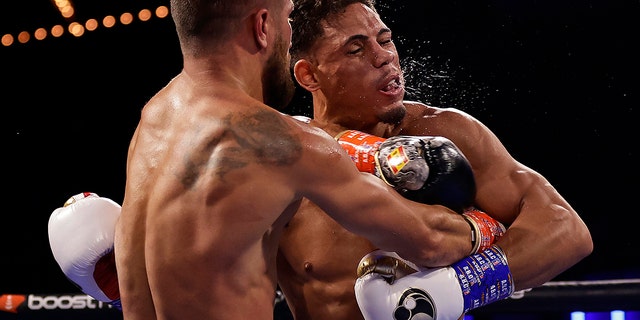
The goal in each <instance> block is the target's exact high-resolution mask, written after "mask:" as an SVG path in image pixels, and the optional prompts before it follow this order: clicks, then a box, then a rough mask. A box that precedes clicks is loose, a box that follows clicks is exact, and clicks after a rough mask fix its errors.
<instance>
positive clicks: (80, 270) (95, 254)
mask: <svg viewBox="0 0 640 320" xmlns="http://www.w3.org/2000/svg"><path fill="white" fill-rule="evenodd" d="M120 210H121V207H120V205H119V204H117V203H116V202H114V201H112V200H110V199H108V198H103V197H99V196H98V195H97V194H95V193H91V192H84V193H80V194H77V195H75V196H73V197H71V198H69V200H67V202H65V204H64V206H62V207H60V208H57V209H55V210H54V211H53V213H51V216H50V217H49V245H50V246H51V251H52V252H53V257H54V258H55V260H56V262H57V263H58V265H59V266H60V268H61V269H62V272H64V274H65V276H66V277H67V278H68V279H69V280H70V281H71V282H73V284H75V285H76V286H78V287H79V288H80V290H82V292H84V293H86V294H88V295H90V296H91V297H93V298H94V299H96V300H98V301H103V302H107V303H110V304H111V305H113V306H114V307H116V308H118V309H120V310H122V308H121V306H120V291H119V289H118V276H117V273H116V265H115V259H114V258H115V257H114V255H113V238H114V234H115V226H116V221H117V219H118V217H119V216H120Z"/></svg>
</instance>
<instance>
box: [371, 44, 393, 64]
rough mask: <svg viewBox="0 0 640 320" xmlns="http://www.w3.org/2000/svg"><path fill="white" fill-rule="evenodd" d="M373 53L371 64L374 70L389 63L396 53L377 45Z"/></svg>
mask: <svg viewBox="0 0 640 320" xmlns="http://www.w3.org/2000/svg"><path fill="white" fill-rule="evenodd" d="M376 48H377V49H376V50H374V52H373V64H374V66H375V67H376V68H380V67H382V66H385V65H387V64H389V63H391V62H392V61H393V60H394V59H395V57H396V55H397V54H396V51H395V50H392V49H386V48H383V47H381V46H380V45H378V46H377V47H376Z"/></svg>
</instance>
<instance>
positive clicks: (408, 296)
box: [355, 246, 514, 320]
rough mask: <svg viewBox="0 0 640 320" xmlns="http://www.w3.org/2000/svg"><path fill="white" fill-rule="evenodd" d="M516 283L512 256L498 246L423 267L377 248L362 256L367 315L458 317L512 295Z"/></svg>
mask: <svg viewBox="0 0 640 320" xmlns="http://www.w3.org/2000/svg"><path fill="white" fill-rule="evenodd" d="M513 288H514V287H513V279H512V277H511V272H510V270H509V266H508V265H507V260H506V256H505V255H504V253H503V252H502V250H501V249H500V248H498V247H497V246H492V247H490V248H488V249H486V250H484V251H482V252H480V253H477V254H474V255H471V256H468V257H466V258H464V259H462V260H460V261H458V262H456V263H455V264H453V265H451V266H449V267H443V268H421V267H418V266H416V265H415V264H413V263H411V262H409V261H406V260H404V259H402V258H401V257H399V256H398V255H397V254H396V253H394V252H387V251H382V250H377V251H374V252H371V253H369V254H367V255H366V256H364V257H363V258H362V260H361V261H360V264H359V265H358V279H357V280H356V284H355V292H356V300H357V302H358V306H359V307H360V311H361V312H362V315H363V316H364V318H365V319H366V320H418V319H420V320H422V319H437V320H457V319H460V318H461V317H462V316H463V315H464V314H465V313H467V312H468V311H470V310H472V309H475V308H478V307H481V306H483V305H487V304H489V303H491V302H494V301H498V300H502V299H505V298H507V297H509V296H510V295H511V294H512V293H513Z"/></svg>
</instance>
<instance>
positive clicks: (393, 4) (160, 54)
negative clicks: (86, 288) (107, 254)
mask: <svg viewBox="0 0 640 320" xmlns="http://www.w3.org/2000/svg"><path fill="white" fill-rule="evenodd" d="M378 2H379V4H378V8H379V11H380V13H381V15H382V16H383V19H384V21H386V23H387V24H388V25H389V26H390V27H391V28H392V29H393V31H394V36H395V38H396V45H397V46H398V49H399V51H400V55H401V57H402V62H403V66H404V67H405V68H406V70H407V79H408V83H407V86H408V95H407V98H408V99H414V100H421V101H423V102H426V103H429V104H432V105H436V106H443V107H445V106H450V107H456V108H460V109H462V110H464V111H467V112H469V113H470V114H472V115H473V116H475V117H477V118H479V119H480V120H481V121H483V122H484V123H485V124H486V125H487V126H489V128H491V129H492V130H493V131H494V132H495V133H496V135H497V136H498V137H499V138H500V139H501V140H502V141H503V143H504V144H505V145H506V147H507V148H508V149H509V150H510V152H511V153H512V155H513V156H514V157H516V158H517V159H518V160H520V161H521V162H523V163H524V164H526V165H528V166H530V167H532V168H534V169H536V170H537V171H539V172H540V173H542V174H543V175H545V176H546V177H547V178H548V179H549V180H550V182H551V183H552V184H553V185H554V186H555V187H556V188H557V189H558V191H559V192H560V193H561V194H562V195H564V196H565V198H567V200H568V201H569V202H570V203H571V204H572V205H573V206H574V208H575V209H576V210H577V211H578V212H579V213H580V214H581V216H582V217H583V219H584V220H585V222H586V223H587V225H588V226H589V227H590V229H591V232H592V234H593V238H594V241H595V251H594V253H593V254H592V255H591V256H589V257H588V258H586V259H585V260H583V261H582V262H580V263H579V264H578V265H576V266H575V267H573V268H571V269H569V270H567V271H566V272H565V273H563V274H562V275H560V276H559V277H558V279H557V280H591V279H620V278H638V277H640V268H639V267H637V265H635V264H634V261H637V259H638V256H639V253H638V252H640V251H639V249H638V247H639V246H640V241H639V240H638V231H637V230H638V229H639V227H638V225H637V223H636V221H637V220H638V218H637V216H636V215H638V214H639V213H638V209H637V205H636V204H635V203H634V201H635V200H633V199H635V196H636V195H637V194H636V192H637V186H636V185H635V182H636V179H637V177H638V169H637V146H638V143H637V141H636V139H635V138H633V136H635V130H633V127H634V126H637V125H638V122H637V120H638V119H637V117H636V110H634V108H637V106H638V105H639V102H640V98H639V89H640V86H639V85H638V84H639V82H638V80H637V74H638V71H640V70H639V68H638V66H639V64H638V61H637V60H638V57H639V55H638V54H639V53H640V52H639V50H638V49H637V45H638V39H639V35H640V32H639V31H640V28H639V25H638V17H640V9H639V7H640V4H639V2H638V1H637V0H634V1H623V0H587V1H573V0H569V1H551V0H539V1H535V0H520V1H499V0H493V1H492V0H478V1H471V0H469V1H412V2H409V1H378ZM74 4H75V5H76V8H77V13H78V17H77V21H81V22H83V21H85V20H86V19H87V18H90V17H97V18H101V17H102V16H104V15H106V14H114V15H119V14H120V13H122V12H124V11H126V10H130V11H132V12H137V11H138V10H140V9H142V8H155V7H156V6H157V5H159V4H168V1H154V0H149V1H135V3H134V2H132V1H125V0H113V1H98V0H82V1H81V0H76V1H75V2H74ZM3 5H4V4H3ZM13 6H16V8H15V9H16V10H17V11H16V12H11V11H10V9H13ZM0 12H1V15H0V35H2V34H5V33H12V34H14V35H15V34H17V33H18V32H19V31H22V30H29V31H32V30H34V29H35V28H36V27H40V26H43V27H47V28H49V27H51V26H52V25H54V24H56V23H68V22H65V21H64V19H62V18H61V17H60V15H59V14H58V13H57V11H56V9H55V8H54V6H53V4H52V2H50V1H46V0H41V1H36V0H32V1H17V2H16V3H11V2H6V7H4V8H2V9H0ZM180 69H181V56H180V52H179V47H178V43H177V38H176V36H175V33H174V30H173V24H172V22H171V20H170V19H169V18H165V19H158V18H153V19H151V21H149V22H145V23H143V22H140V21H135V22H134V23H132V24H131V25H129V26H123V25H117V26H116V27H114V28H111V29H106V28H99V29H98V30H96V31H93V32H87V33H86V34H85V35H84V36H83V37H80V38H76V37H73V36H71V35H69V34H66V35H64V36H62V37H61V38H52V37H49V38H47V39H45V40H42V41H36V40H32V41H30V42H29V43H26V44H14V45H12V46H10V47H2V46H0V77H1V79H2V82H1V83H2V84H1V85H0V97H1V100H0V105H1V106H2V108H1V112H2V116H1V119H2V120H1V121H2V126H1V128H2V135H1V138H0V139H1V140H0V141H1V142H2V146H3V148H2V150H3V151H2V158H3V162H2V163H3V167H4V171H5V174H4V176H5V177H6V179H8V181H6V183H4V194H5V195H7V196H6V197H5V198H4V201H3V203H4V204H5V209H6V210H5V214H4V217H3V218H2V219H1V220H0V241H1V242H0V243H1V244H2V248H3V250H2V251H3V253H2V255H1V257H2V258H0V265H1V269H0V271H1V274H2V276H1V277H0V294H5V293H15V294H19V293H61V292H76V291H77V290H76V289H75V287H73V286H72V285H71V284H70V283H69V282H68V281H67V280H66V279H65V278H64V276H63V274H62V272H61V271H60V269H59V268H58V266H57V264H56V262H55V260H54V259H53V256H52V255H51V252H50V249H49V243H48V237H47V222H48V219H49V215H50V214H51V212H52V211H53V210H54V209H56V208H57V207H59V206H61V205H62V204H63V203H64V202H65V200H67V198H69V197H70V196H71V195H74V194H76V193H79V192H83V191H92V192H96V193H98V194H99V195H101V196H105V197H109V198H111V199H113V200H115V201H117V202H121V201H122V196H123V189H124V181H125V175H124V170H125V159H126V150H127V146H128V142H129V138H130V136H131V134H132V133H133V130H134V128H135V125H136V123H137V121H138V118H139V113H140V109H141V108H142V106H143V105H144V103H145V102H146V101H147V100H148V99H149V98H150V97H151V96H152V95H153V94H154V93H155V92H156V91H157V90H159V89H160V88H161V87H162V86H164V85H165V84H166V83H167V82H168V81H169V80H170V79H171V78H172V77H173V76H175V75H176V74H177V73H178V72H179V71H180ZM310 110H311V109H310V100H309V98H308V96H305V95H299V96H297V97H296V99H295V100H294V102H293V104H292V106H291V107H290V108H289V109H288V110H286V111H287V112H288V113H291V114H304V115H310ZM632 134H634V135H633V136H632ZM567 236H568V237H570V236H571V235H570V234H568V235H567ZM345 245H348V244H345Z"/></svg>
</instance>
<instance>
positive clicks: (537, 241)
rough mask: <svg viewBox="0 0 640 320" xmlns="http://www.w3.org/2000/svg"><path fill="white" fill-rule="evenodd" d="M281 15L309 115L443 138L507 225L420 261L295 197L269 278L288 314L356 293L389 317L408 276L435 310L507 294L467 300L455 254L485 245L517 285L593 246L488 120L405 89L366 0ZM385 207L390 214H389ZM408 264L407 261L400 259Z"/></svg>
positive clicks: (308, 4)
mask: <svg viewBox="0 0 640 320" xmlns="http://www.w3.org/2000/svg"><path fill="white" fill-rule="evenodd" d="M291 19H292V27H293V37H292V48H291V50H290V52H291V55H292V62H293V63H294V65H293V71H294V74H295V78H296V80H297V82H298V83H299V84H300V86H301V87H302V88H303V89H305V90H307V91H309V92H310V93H311V96H312V101H313V120H311V119H309V122H310V123H311V124H313V125H315V126H318V127H321V128H323V129H325V130H326V131H327V132H329V133H330V134H332V135H336V134H339V133H340V132H342V131H344V130H358V131H360V132H364V133H367V134H371V135H374V136H378V137H381V138H383V139H384V138H387V139H388V138H392V137H394V136H441V137H445V138H447V139H449V140H450V141H452V142H453V143H454V144H455V146H457V148H458V149H459V150H460V151H461V152H462V153H463V154H464V155H465V157H466V159H467V160H468V161H469V163H470V167H471V169H472V171H473V176H474V178H475V185H476V188H477V192H476V193H475V195H474V198H473V200H472V205H473V207H474V208H476V209H480V210H483V211H485V212H486V213H487V214H489V215H491V216H492V217H493V218H496V219H497V220H499V221H501V222H503V223H504V224H505V225H507V226H508V229H507V231H506V232H505V233H504V235H503V236H502V237H500V238H499V239H498V240H497V242H496V245H494V246H492V247H491V248H490V249H489V250H491V252H486V254H485V255H483V256H481V257H479V256H477V255H470V256H469V257H467V258H465V259H463V260H462V261H459V262H457V263H456V264H453V265H451V266H448V267H444V265H443V268H440V269H424V268H423V267H424V266H422V265H420V264H421V263H420V262H419V261H411V259H410V258H409V257H405V256H403V255H402V254H401V253H400V254H399V255H398V254H397V253H389V252H386V253H385V252H381V251H376V249H378V248H377V246H376V245H374V244H372V243H371V242H369V241H368V240H367V239H365V238H363V237H360V236H358V235H356V234H353V233H351V232H349V231H348V230H345V229H344V228H342V227H341V226H340V225H339V224H337V223H336V222H335V221H334V220H333V219H331V217H330V216H328V215H326V214H325V213H324V212H323V210H322V209H320V208H319V207H318V206H317V205H315V204H314V203H313V202H311V201H305V202H303V206H302V207H301V209H300V210H299V211H298V213H297V214H296V215H295V216H294V217H293V218H292V220H291V221H290V222H289V223H288V224H287V227H286V228H285V229H284V237H283V238H282V240H281V241H280V249H279V254H278V276H279V277H278V279H279V283H280V286H281V288H282V290H283V292H284V295H285V297H286V299H287V303H288V304H289V307H290V309H291V310H292V313H293V315H294V317H295V318H296V319H329V320H339V319H350V320H351V319H362V318H363V315H362V314H361V313H360V310H359V308H358V305H357V302H360V303H361V305H360V307H362V309H363V310H362V311H363V312H364V313H365V315H366V316H365V318H366V319H378V318H377V317H380V319H393V314H392V311H393V310H395V309H396V308H397V307H398V305H399V304H401V303H402V302H403V301H404V300H403V299H405V298H406V296H403V294H402V293H403V292H405V291H404V290H406V289H407V286H410V285H413V286H417V287H419V288H422V289H421V290H422V291H423V292H427V293H429V294H430V295H432V298H433V300H432V301H430V302H431V303H433V304H435V305H437V306H438V307H439V308H437V309H438V312H439V314H438V317H437V318H438V319H445V318H446V319H450V318H457V317H459V316H461V315H460V314H461V313H464V312H467V311H469V310H470V309H471V308H476V307H479V306H481V305H483V304H486V303H490V302H492V301H496V300H497V299H501V298H502V297H504V296H505V295H507V294H505V293H503V292H499V293H497V294H496V295H495V296H487V297H486V299H485V300H482V301H479V300H477V298H478V297H479V296H481V295H482V292H479V290H476V289H478V288H472V290H469V287H468V283H463V282H462V281H465V276H464V274H462V275H461V273H463V272H461V271H460V270H461V264H464V263H477V262H478V259H481V258H482V259H484V258H487V257H491V258H490V259H488V260H490V261H491V262H492V263H495V265H496V266H498V267H497V269H500V270H499V271H497V272H498V273H506V272H507V270H506V269H505V268H508V269H510V273H511V274H510V276H511V277H512V280H513V284H514V285H515V288H513V289H515V290H522V289H527V288H532V287H535V286H539V285H541V284H543V283H545V282H547V281H549V280H551V279H553V278H554V277H555V276H557V275H559V274H560V273H561V272H563V271H565V270H566V269H568V268H569V267H571V266H573V265H574V264H576V263H577V262H578V261H580V260H581V259H583V258H584V257H586V256H587V255H589V254H590V253H591V252H592V250H593V243H592V239H591V236H590V233H589V230H588V228H587V226H586V225H585V224H584V222H583V221H582V219H581V218H580V216H579V215H578V214H577V213H576V211H575V210H574V209H573V208H572V207H571V205H570V204H569V203H568V202H567V201H566V200H565V199H564V198H563V197H562V195H560V194H559V193H558V191H557V190H556V189H555V188H554V187H553V186H552V185H551V183H550V182H549V181H548V180H547V179H545V177H543V176H542V175H540V174H539V173H538V172H536V171H534V170H533V169H532V168H529V167H527V166H526V165H524V164H523V163H521V162H519V161H517V160H516V159H514V158H513V157H512V156H511V155H510V154H509V152H508V150H506V148H505V147H504V145H503V144H502V143H501V141H500V140H499V139H498V138H497V137H496V135H495V134H494V133H493V132H492V131H491V130H490V129H489V128H487V127H486V126H485V125H484V124H482V123H481V122H479V121H478V120H477V119H476V118H474V117H473V116H471V115H470V114H467V113H465V112H463V111H461V110H457V109H453V108H437V107H432V106H428V105H425V104H423V103H420V102H416V101H406V100H404V93H405V92H404V85H405V83H404V78H403V73H402V70H401V66H400V61H399V57H398V52H397V50H396V47H395V44H394V42H393V36H392V31H391V30H390V29H389V27H387V25H385V23H384V22H383V21H382V20H381V18H380V16H379V14H378V13H377V12H376V9H375V7H374V2H373V1H367V0H361V1H358V0H296V1H295V9H294V11H293V12H292V15H291ZM365 171H366V170H365ZM368 171H371V170H368ZM462 187H464V185H462ZM427 191H429V190H427ZM431 191H432V192H437V191H438V190H431ZM449 192H450V191H449ZM444 194H445V195H446V194H448V193H444ZM429 201H438V199H437V198H435V199H433V198H432V199H431V200H429ZM357 213H358V212H356V214H357ZM389 219H390V223H393V217H392V215H391V216H390V218H389ZM407 258H409V259H407ZM361 259H362V260H361ZM507 261H508V265H507ZM412 262H413V263H412ZM479 264H480V265H482V263H479ZM408 265H413V267H411V268H403V267H402V266H408ZM358 266H359V268H358ZM358 271H359V272H358ZM466 271H468V270H466ZM456 274H457V275H459V277H458V279H455V275H456ZM357 275H359V276H361V278H360V279H358V284H357V287H358V291H357V292H356V291H354V286H355V285H356V277H357ZM498 275H499V276H502V275H500V274H498ZM443 279H445V280H443ZM485 280H486V279H485ZM496 283H500V281H496ZM465 286H466V287H465ZM496 289H497V288H496ZM502 289H504V288H502ZM470 291H472V292H470ZM356 293H357V295H358V300H356ZM422 296H423V295H422V293H419V292H413V293H412V294H411V297H413V298H415V297H422ZM398 310H399V312H403V313H402V314H397V316H406V315H407V314H408V313H407V312H408V311H407V310H402V309H398ZM414 311H415V310H414ZM421 312H424V310H423V311H421ZM376 315H377V317H374V316H376ZM430 316H432V317H433V318H435V316H434V314H430ZM400 318H402V317H400ZM400 318H398V319H400ZM425 319H427V317H425Z"/></svg>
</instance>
